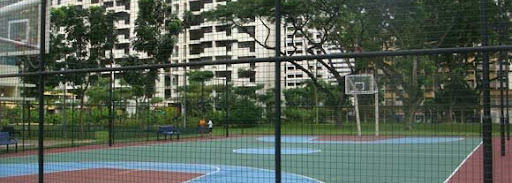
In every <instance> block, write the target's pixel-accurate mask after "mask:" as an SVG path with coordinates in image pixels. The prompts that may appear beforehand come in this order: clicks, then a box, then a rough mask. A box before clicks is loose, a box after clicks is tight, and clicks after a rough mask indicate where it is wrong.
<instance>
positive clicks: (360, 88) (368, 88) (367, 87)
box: [345, 74, 378, 95]
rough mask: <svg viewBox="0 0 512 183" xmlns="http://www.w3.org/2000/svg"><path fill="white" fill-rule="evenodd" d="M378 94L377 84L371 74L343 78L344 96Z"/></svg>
mask: <svg viewBox="0 0 512 183" xmlns="http://www.w3.org/2000/svg"><path fill="white" fill-rule="evenodd" d="M377 92H378V87H377V83H376V82H375V78H374V77H373V75H371V74H354V75H346V76H345V94H348V95H365V94H375V93H377Z"/></svg>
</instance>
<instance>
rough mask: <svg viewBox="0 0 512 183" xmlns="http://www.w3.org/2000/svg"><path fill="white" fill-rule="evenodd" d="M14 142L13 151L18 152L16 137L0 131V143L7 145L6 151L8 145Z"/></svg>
mask: <svg viewBox="0 0 512 183" xmlns="http://www.w3.org/2000/svg"><path fill="white" fill-rule="evenodd" d="M11 144H15V145H16V149H15V151H16V152H18V140H16V138H14V137H12V136H11V135H10V134H9V132H0V145H6V146H7V152H9V145H11Z"/></svg>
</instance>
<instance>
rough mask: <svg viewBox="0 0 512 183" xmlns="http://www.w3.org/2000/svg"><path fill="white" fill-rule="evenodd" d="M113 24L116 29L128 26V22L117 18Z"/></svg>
mask: <svg viewBox="0 0 512 183" xmlns="http://www.w3.org/2000/svg"><path fill="white" fill-rule="evenodd" d="M114 26H115V27H116V28H117V29H127V28H130V23H129V22H128V21H125V20H119V21H116V22H115V23H114Z"/></svg>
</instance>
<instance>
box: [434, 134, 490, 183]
mask: <svg viewBox="0 0 512 183" xmlns="http://www.w3.org/2000/svg"><path fill="white" fill-rule="evenodd" d="M481 145H482V142H480V144H478V145H477V146H476V147H475V148H474V149H473V151H471V153H469V154H468V156H467V157H466V158H464V160H462V162H460V164H459V166H457V168H455V170H454V171H453V172H452V174H450V176H449V177H448V178H446V180H444V182H443V183H447V182H448V181H449V180H450V179H451V178H452V177H453V176H454V175H455V173H457V171H459V169H460V168H461V167H462V165H464V163H466V161H467V160H468V159H469V157H471V156H472V155H473V153H475V152H476V150H477V149H478V148H479V147H480V146H481Z"/></svg>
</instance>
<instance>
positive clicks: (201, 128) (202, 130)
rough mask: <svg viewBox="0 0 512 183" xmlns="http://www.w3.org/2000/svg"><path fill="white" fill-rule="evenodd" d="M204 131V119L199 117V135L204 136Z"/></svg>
mask: <svg viewBox="0 0 512 183" xmlns="http://www.w3.org/2000/svg"><path fill="white" fill-rule="evenodd" d="M205 131H206V120H205V119H204V118H201V119H200V120H199V133H201V137H204V132H205Z"/></svg>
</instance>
